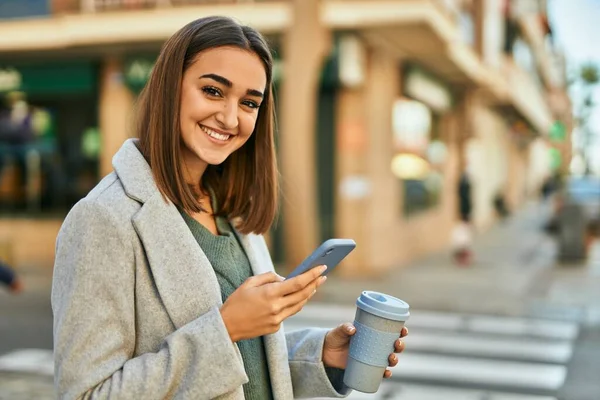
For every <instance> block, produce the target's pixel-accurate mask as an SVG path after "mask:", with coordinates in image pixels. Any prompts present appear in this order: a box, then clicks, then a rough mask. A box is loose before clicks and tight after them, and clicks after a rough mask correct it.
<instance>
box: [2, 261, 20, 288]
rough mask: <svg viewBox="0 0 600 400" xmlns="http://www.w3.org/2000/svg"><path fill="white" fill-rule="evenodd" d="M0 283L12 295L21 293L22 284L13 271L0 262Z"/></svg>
mask: <svg viewBox="0 0 600 400" xmlns="http://www.w3.org/2000/svg"><path fill="white" fill-rule="evenodd" d="M0 282H1V283H2V284H4V285H5V286H6V287H8V290H10V291H11V292H12V293H15V294H18V293H21V292H22V291H23V282H22V281H21V279H20V278H19V277H18V276H17V274H16V273H15V271H13V269H12V268H10V267H9V266H8V265H6V264H4V263H1V262H0Z"/></svg>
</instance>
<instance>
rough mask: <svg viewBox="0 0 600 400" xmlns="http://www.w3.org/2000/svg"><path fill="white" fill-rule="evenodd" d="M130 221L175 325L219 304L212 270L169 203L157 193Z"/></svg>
mask: <svg viewBox="0 0 600 400" xmlns="http://www.w3.org/2000/svg"><path fill="white" fill-rule="evenodd" d="M133 224H134V226H135V229H136V232H137V234H138V236H139V237H140V240H141V241H142V243H143V246H144V249H145V250H146V256H147V257H148V263H149V264H150V269H151V270H152V275H153V277H154V281H155V282H156V287H157V289H158V291H159V293H160V296H161V298H162V300H163V303H164V305H165V308H166V309H167V312H168V313H169V316H170V317H171V320H172V321H173V323H174V324H175V326H176V327H177V328H180V327H182V326H183V325H185V324H187V323H188V322H190V321H192V320H194V319H196V318H198V317H199V316H200V315H202V314H204V313H206V312H207V311H209V310H210V308H212V307H215V306H220V305H221V304H222V302H221V290H220V288H219V284H218V281H217V277H216V275H215V272H214V270H213V268H212V266H211V264H210V262H209V261H208V259H207V258H206V255H205V254H204V252H203V251H202V249H201V248H200V246H199V245H198V243H197V242H196V240H195V239H194V237H193V235H192V233H191V232H190V230H189V228H188V227H187V225H186V224H185V222H184V220H183V218H182V217H181V215H180V214H179V211H178V210H177V208H176V207H175V206H174V205H173V204H172V203H170V202H169V203H168V204H167V203H166V202H165V200H164V199H163V198H162V196H161V195H160V194H157V195H155V196H153V197H151V198H150V199H149V200H147V201H146V203H144V205H143V206H142V208H141V210H140V211H139V212H138V213H137V214H136V215H135V217H134V219H133Z"/></svg>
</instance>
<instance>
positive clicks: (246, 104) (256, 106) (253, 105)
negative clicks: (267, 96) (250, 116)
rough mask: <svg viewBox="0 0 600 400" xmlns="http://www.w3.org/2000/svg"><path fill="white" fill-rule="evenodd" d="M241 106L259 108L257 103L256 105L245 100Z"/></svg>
mask: <svg viewBox="0 0 600 400" xmlns="http://www.w3.org/2000/svg"><path fill="white" fill-rule="evenodd" d="M242 104H243V105H245V106H246V107H249V108H253V109H256V108H259V107H260V105H259V104H258V103H256V102H255V101H252V100H246V101H244V102H242Z"/></svg>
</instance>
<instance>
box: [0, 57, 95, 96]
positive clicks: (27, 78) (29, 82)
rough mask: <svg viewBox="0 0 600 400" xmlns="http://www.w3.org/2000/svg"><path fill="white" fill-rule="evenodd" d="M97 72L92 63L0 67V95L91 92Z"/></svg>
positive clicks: (31, 64) (93, 89)
mask: <svg viewBox="0 0 600 400" xmlns="http://www.w3.org/2000/svg"><path fill="white" fill-rule="evenodd" d="M97 81H98V69H97V68H96V64H94V63H92V62H85V61H78V62H71V63H69V62H61V63H36V64H33V63H30V64H12V65H0V94H1V93H8V92H14V91H19V92H24V93H26V94H28V95H40V94H82V93H90V92H93V91H95V89H96V83H97Z"/></svg>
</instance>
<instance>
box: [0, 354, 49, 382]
mask: <svg viewBox="0 0 600 400" xmlns="http://www.w3.org/2000/svg"><path fill="white" fill-rule="evenodd" d="M0 372H29V373H35V374H40V375H50V376H51V375H53V374H54V358H53V353H52V350H44V349H19V350H15V351H12V352H10V353H7V354H4V355H2V356H0Z"/></svg>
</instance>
